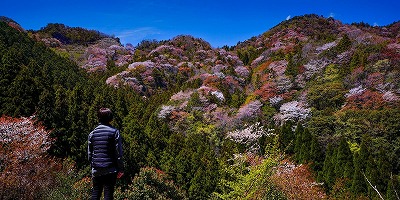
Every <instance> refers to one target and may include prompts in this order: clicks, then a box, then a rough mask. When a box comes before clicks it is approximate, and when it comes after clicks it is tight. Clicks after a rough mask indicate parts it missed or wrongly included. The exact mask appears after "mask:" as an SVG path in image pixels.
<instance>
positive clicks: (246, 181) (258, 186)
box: [213, 157, 286, 199]
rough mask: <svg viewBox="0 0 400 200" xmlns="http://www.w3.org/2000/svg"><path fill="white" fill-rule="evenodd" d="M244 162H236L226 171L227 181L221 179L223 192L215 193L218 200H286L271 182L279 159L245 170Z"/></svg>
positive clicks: (268, 160) (272, 159) (270, 159)
mask: <svg viewBox="0 0 400 200" xmlns="http://www.w3.org/2000/svg"><path fill="white" fill-rule="evenodd" d="M243 164H244V163H243V160H242V159H240V157H239V159H238V160H234V163H233V165H228V166H226V168H225V169H224V174H226V176H225V177H226V178H227V179H221V182H220V187H221V188H222V189H223V190H222V191H221V192H215V193H214V194H213V196H214V197H215V198H216V199H217V198H218V199H286V197H285V196H284V195H283V194H282V193H281V192H280V191H279V190H277V188H276V187H275V185H274V184H273V183H272V182H271V181H270V180H271V179H270V177H271V175H272V173H273V168H274V167H275V166H276V165H277V164H278V160H277V158H274V157H268V158H266V159H264V160H263V162H262V164H260V165H257V166H253V167H250V170H249V171H248V172H247V173H246V172H244V170H243Z"/></svg>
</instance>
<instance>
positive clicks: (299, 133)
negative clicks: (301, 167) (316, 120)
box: [293, 123, 304, 162]
mask: <svg viewBox="0 0 400 200" xmlns="http://www.w3.org/2000/svg"><path fill="white" fill-rule="evenodd" d="M303 132H304V127H303V125H302V124H301V123H298V124H297V127H296V129H295V131H294V135H295V142H294V149H293V151H294V154H295V160H296V161H297V162H300V155H301V151H300V150H301V146H302V143H303V140H302V137H303Z"/></svg>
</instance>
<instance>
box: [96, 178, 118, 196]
mask: <svg viewBox="0 0 400 200" xmlns="http://www.w3.org/2000/svg"><path fill="white" fill-rule="evenodd" d="M92 180H93V190H92V200H100V197H101V193H102V192H103V189H104V200H113V199H114V187H115V183H116V182H117V173H111V174H107V175H103V176H95V177H93V178H92Z"/></svg>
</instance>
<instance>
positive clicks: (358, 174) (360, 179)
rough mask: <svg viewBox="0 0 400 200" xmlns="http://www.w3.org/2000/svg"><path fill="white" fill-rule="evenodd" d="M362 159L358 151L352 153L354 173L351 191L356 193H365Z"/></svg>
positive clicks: (365, 182) (365, 183) (365, 184)
mask: <svg viewBox="0 0 400 200" xmlns="http://www.w3.org/2000/svg"><path fill="white" fill-rule="evenodd" d="M363 162H364V161H363V160H362V157H361V156H360V155H359V153H358V152H356V153H355V154H354V174H353V177H352V185H351V191H352V192H353V193H354V194H356V195H361V194H366V193H367V181H366V180H365V178H364V175H363V174H362V173H363V169H362V168H363V166H362V165H363Z"/></svg>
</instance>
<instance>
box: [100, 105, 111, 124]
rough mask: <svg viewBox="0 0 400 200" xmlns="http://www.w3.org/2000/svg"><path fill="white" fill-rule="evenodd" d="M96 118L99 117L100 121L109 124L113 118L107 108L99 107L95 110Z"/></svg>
mask: <svg viewBox="0 0 400 200" xmlns="http://www.w3.org/2000/svg"><path fill="white" fill-rule="evenodd" d="M97 118H99V122H100V123H102V124H109V123H110V122H111V121H112V119H113V114H112V112H111V110H110V109H109V108H100V110H99V112H97Z"/></svg>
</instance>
